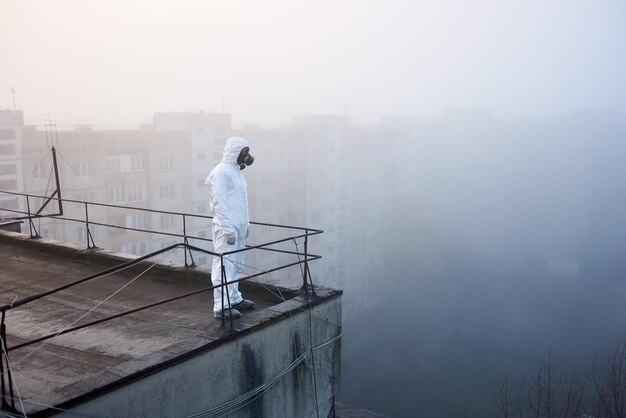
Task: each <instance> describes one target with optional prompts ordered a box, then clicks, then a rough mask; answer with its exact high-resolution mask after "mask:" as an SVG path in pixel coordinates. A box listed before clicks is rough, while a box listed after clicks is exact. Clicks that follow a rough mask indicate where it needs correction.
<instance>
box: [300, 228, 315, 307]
mask: <svg viewBox="0 0 626 418" xmlns="http://www.w3.org/2000/svg"><path fill="white" fill-rule="evenodd" d="M302 276H303V277H302V280H303V285H302V289H304V291H305V292H306V291H307V290H308V287H309V286H308V285H309V284H310V285H311V293H313V296H315V288H314V287H313V279H311V271H310V270H309V229H308V228H307V229H305V234H304V270H303V273H302ZM307 278H308V282H307Z"/></svg>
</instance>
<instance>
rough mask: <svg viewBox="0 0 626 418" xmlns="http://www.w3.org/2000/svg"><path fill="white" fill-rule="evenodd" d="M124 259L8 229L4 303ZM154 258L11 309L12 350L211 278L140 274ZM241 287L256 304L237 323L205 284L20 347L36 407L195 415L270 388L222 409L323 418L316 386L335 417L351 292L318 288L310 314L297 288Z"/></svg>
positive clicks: (29, 404)
mask: <svg viewBox="0 0 626 418" xmlns="http://www.w3.org/2000/svg"><path fill="white" fill-rule="evenodd" d="M114 263H119V260H117V261H111V260H110V259H109V257H107V256H106V255H103V254H97V253H96V252H94V251H93V250H77V249H76V248H73V247H72V246H68V245H64V246H59V245H57V244H54V243H51V242H46V241H44V240H30V239H25V238H24V237H23V236H18V235H17V234H12V233H8V232H0V264H1V265H2V268H1V269H0V306H1V305H5V304H11V303H12V302H14V301H15V300H20V299H22V298H24V297H26V296H29V295H33V294H37V293H40V292H43V291H46V290H48V289H52V288H55V287H58V286H61V285H63V284H66V283H70V282H72V281H75V280H77V279H80V278H82V277H85V276H88V275H90V274H93V273H95V272H98V271H102V270H103V269H104V268H106V267H108V266H109V265H110V264H114ZM149 265H151V264H150V263H148V264H144V266H143V268H142V269H132V270H128V271H125V272H122V273H117V274H114V275H110V276H107V277H106V278H100V279H97V280H94V281H91V282H87V283H84V284H81V285H78V286H75V287H72V288H69V289H67V290H64V291H61V292H59V293H55V294H53V295H50V296H47V297H45V298H44V299H41V300H38V301H36V302H32V303H30V304H27V305H24V306H21V307H18V308H15V309H12V310H9V311H7V314H6V325H7V333H8V345H9V348H11V347H13V346H15V345H17V344H20V343H22V342H24V341H27V340H31V339H33V338H37V337H40V336H43V335H47V334H49V333H54V332H58V331H60V330H62V329H64V328H66V327H68V326H69V325H70V324H73V325H78V324H81V323H84V322H86V321H93V320H95V319H98V318H101V317H103V316H106V315H112V314H116V313H119V312H122V311H125V310H129V309H132V308H134V307H138V306H142V305H145V304H149V303H153V302H156V301H159V300H163V299H166V298H169V297H172V296H176V295H179V294H184V293H187V292H191V291H194V290H198V289H201V288H203V287H206V286H207V285H208V276H207V274H206V272H203V271H199V270H195V271H192V272H190V271H189V270H191V269H177V268H171V267H163V266H155V267H153V268H151V269H150V270H149V271H147V272H145V273H144V274H142V275H141V276H139V277H137V276H138V274H139V273H141V272H143V271H144V270H145V269H146V268H147V266H149ZM203 277H204V278H203ZM120 289H122V290H120ZM117 291H119V293H116V294H115V295H114V296H113V297H111V298H110V299H108V300H106V302H105V303H102V304H101V305H100V303H101V302H102V301H104V300H105V299H107V298H109V297H110V296H111V295H113V294H114V293H115V292H117ZM242 291H243V292H244V295H245V296H246V297H247V298H252V299H254V300H255V301H256V302H257V305H258V307H257V309H255V310H254V311H251V312H248V313H244V316H243V318H242V319H241V320H238V321H236V322H235V327H234V328H235V330H231V329H230V328H229V327H221V323H220V321H217V320H215V319H214V318H213V317H212V312H211V306H212V295H211V292H204V293H200V294H198V295H194V296H191V297H188V298H185V299H182V300H179V301H175V302H171V303H168V304H165V305H161V306H158V307H154V308H150V309H148V310H145V311H141V312H137V313H134V314H131V315H128V316H125V317H122V318H118V319H115V320H112V321H109V322H105V323H103V324H99V325H95V326H92V327H89V328H84V329H81V330H79V331H75V332H72V333H69V334H65V335H60V336H57V337H55V338H54V339H52V340H51V341H50V342H48V343H46V344H45V345H44V344H43V343H38V344H35V345H31V346H27V347H24V348H20V349H16V350H12V351H10V353H9V354H10V360H11V365H12V371H13V374H14V377H15V381H16V382H17V385H18V387H19V390H20V395H21V397H22V400H23V402H24V406H25V409H26V412H27V413H28V414H29V415H34V416H37V415H48V414H50V413H51V412H52V411H51V410H50V409H48V408H45V407H42V406H40V405H46V406H55V407H60V408H63V409H70V410H72V411H75V412H81V413H83V414H89V415H95V416H107V417H109V416H120V417H121V416H186V415H190V414H193V413H199V412H202V411H206V410H209V409H211V408H215V407H216V406H218V405H220V404H224V403H227V402H231V401H234V400H237V399H238V398H239V397H241V396H242V395H243V394H246V393H248V392H249V391H252V390H254V389H258V390H261V389H262V390H266V391H265V392H263V393H262V395H263V396H260V397H259V398H258V399H256V400H253V401H252V402H250V403H248V404H247V405H244V404H245V403H246V402H247V401H249V400H251V399H247V398H245V399H243V398H241V399H239V400H240V403H239V404H233V405H232V408H231V409H229V410H224V411H223V412H226V413H229V412H232V411H231V410H232V409H234V408H237V407H241V406H243V407H242V408H241V409H237V410H236V411H235V412H232V416H262V415H263V416H316V411H315V407H316V402H315V392H317V405H318V408H320V411H319V412H320V416H326V415H327V414H328V412H329V411H330V408H331V405H332V399H333V396H334V395H335V393H336V392H337V391H338V387H337V385H338V382H339V371H340V348H341V341H340V339H336V338H337V337H338V336H339V335H340V333H341V298H340V295H341V293H340V292H336V291H332V290H329V289H321V288H320V289H317V293H318V295H319V296H321V297H320V298H317V299H315V300H311V301H310V302H312V309H311V310H308V309H306V308H307V299H308V298H307V297H305V295H303V294H301V293H299V292H297V291H289V290H288V289H281V292H280V293H282V294H283V296H285V295H286V299H287V300H286V301H283V300H282V299H280V298H279V297H278V296H277V295H278V294H279V292H277V291H276V290H275V289H271V288H267V284H265V285H263V286H261V285H256V284H254V283H251V284H249V285H246V284H242ZM96 306H97V308H95V309H94V307H96ZM92 310H93V311H92ZM88 312H89V314H88V315H87V316H86V317H85V318H81V317H82V316H83V315H85V314H86V313H88ZM328 341H331V342H330V343H328V344H325V343H327V342H328ZM311 347H314V350H312V351H311ZM300 356H302V357H300ZM296 359H299V360H300V362H299V363H297V365H295V367H294V368H293V370H288V371H286V372H285V370H286V368H287V367H288V366H289V365H290V364H292V362H294V360H296ZM313 364H314V365H315V371H316V372H315V383H316V385H314V379H313V377H314V375H313V372H312V371H313ZM282 372H284V375H282V374H281V373H282ZM268 382H269V383H273V384H272V385H269V383H268ZM315 389H317V391H316V390H315ZM242 399H243V400H242ZM16 403H17V402H16ZM18 405H19V404H18ZM259 414H262V415H259ZM222 415H223V414H222ZM68 416H72V415H68Z"/></svg>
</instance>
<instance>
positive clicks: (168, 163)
mask: <svg viewBox="0 0 626 418" xmlns="http://www.w3.org/2000/svg"><path fill="white" fill-rule="evenodd" d="M173 169H174V157H172V156H171V155H164V156H162V157H161V158H159V170H161V171H170V170H173Z"/></svg>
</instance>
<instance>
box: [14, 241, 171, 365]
mask: <svg viewBox="0 0 626 418" xmlns="http://www.w3.org/2000/svg"><path fill="white" fill-rule="evenodd" d="M174 250H175V248H172V249H171V250H170V251H169V252H168V253H166V254H165V255H164V256H163V257H162V258H161V259H159V260H157V261H155V262H154V263H152V265H150V266H149V267H148V268H146V269H145V270H144V271H142V272H141V273H139V274H138V275H137V276H135V277H134V278H133V279H131V280H130V281H129V282H128V283H126V284H125V285H124V286H122V287H120V288H119V289H118V290H116V291H115V292H113V293H112V294H111V295H110V296H108V297H107V298H106V299H104V300H102V301H101V302H100V303H98V304H97V305H96V306H94V307H93V308H91V309H90V310H89V311H87V312H85V313H84V314H83V315H81V316H80V317H78V319H76V320H74V321H73V322H72V323H70V324H69V325H67V326H66V327H64V328H63V329H61V330H60V331H59V332H57V333H56V334H55V335H54V336H52V337H50V338H48V339H47V340H46V341H44V342H43V343H42V344H41V345H40V346H39V347H37V348H35V349H34V350H32V351H31V352H29V353H28V354H26V355H25V356H24V357H22V358H21V359H19V360H18V361H17V362H15V363H14V365H18V364H19V363H21V362H22V361H24V360H25V359H27V358H28V357H30V356H31V355H32V354H34V353H35V352H37V351H39V350H40V349H41V348H43V347H44V346H45V345H46V344H48V343H49V342H50V341H51V340H52V339H53V338H55V337H57V336H59V335H60V334H61V333H63V331H65V330H66V329H68V328H70V327H71V326H72V325H74V324H76V323H77V322H78V321H80V320H81V319H83V318H84V317H86V316H87V315H89V314H90V313H92V312H93V311H94V310H96V309H97V308H98V307H100V306H101V305H102V304H104V303H105V302H107V301H108V300H109V299H111V298H112V297H113V296H115V295H116V294H118V293H119V292H121V291H122V290H124V289H125V288H126V287H128V286H130V285H131V284H132V283H133V282H134V281H135V280H137V279H138V278H139V277H141V276H143V275H144V274H145V273H147V272H148V271H149V270H151V269H152V268H153V267H154V266H155V265H157V264H158V263H160V262H161V261H163V260H164V259H165V258H166V257H168V256H169V255H170V254H171V253H172V252H173V251H174Z"/></svg>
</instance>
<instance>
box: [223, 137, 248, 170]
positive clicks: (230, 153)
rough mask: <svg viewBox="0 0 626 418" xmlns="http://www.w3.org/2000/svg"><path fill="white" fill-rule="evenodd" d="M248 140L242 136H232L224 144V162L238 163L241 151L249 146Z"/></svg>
mask: <svg viewBox="0 0 626 418" xmlns="http://www.w3.org/2000/svg"><path fill="white" fill-rule="evenodd" d="M249 146H250V145H249V144H248V141H246V140H245V139H244V138H242V137H240V136H231V137H230V138H228V141H226V145H224V156H223V157H222V162H223V163H228V164H237V157H239V153H240V152H241V150H242V149H244V148H245V147H249Z"/></svg>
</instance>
